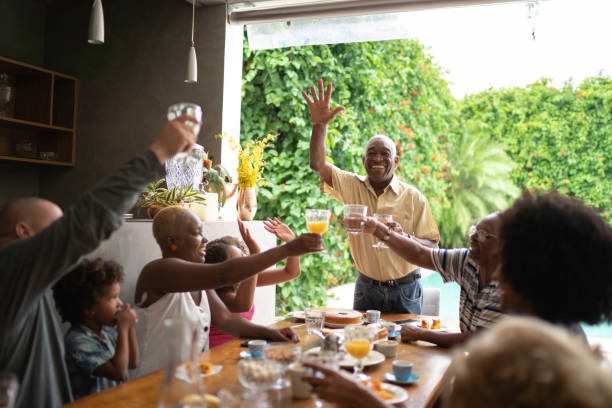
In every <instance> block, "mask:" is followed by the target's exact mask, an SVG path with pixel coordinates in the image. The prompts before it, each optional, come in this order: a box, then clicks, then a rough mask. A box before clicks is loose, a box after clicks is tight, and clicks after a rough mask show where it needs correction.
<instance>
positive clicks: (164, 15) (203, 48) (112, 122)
mask: <svg viewBox="0 0 612 408" xmlns="http://www.w3.org/2000/svg"><path fill="white" fill-rule="evenodd" d="M103 6H104V20H105V27H106V37H105V44H103V45H89V44H88V43H87V27H88V24H89V13H90V8H91V2H90V1H78V0H65V1H62V0H57V1H54V2H53V3H52V4H51V5H50V6H49V7H47V16H46V30H45V47H44V49H45V57H44V61H45V66H46V67H47V68H49V69H52V70H56V71H59V72H63V73H66V74H69V75H73V76H75V77H77V78H78V79H79V81H80V84H79V86H80V91H79V105H78V128H77V157H76V163H77V164H76V167H75V168H68V169H65V168H53V167H48V168H45V171H44V172H41V174H40V195H41V196H42V197H45V198H48V199H50V200H52V201H55V202H57V203H58V204H60V205H61V206H63V207H65V206H67V205H68V204H70V203H71V202H72V201H73V200H74V199H75V198H76V197H77V195H78V193H79V192H81V191H84V190H86V189H87V188H89V187H90V186H91V185H92V184H94V183H95V182H96V181H97V180H99V179H100V178H101V177H103V176H104V175H106V174H108V173H109V172H110V171H111V170H112V169H114V168H116V167H117V166H119V165H120V164H121V163H123V162H124V161H125V160H127V159H129V158H130V157H132V156H134V155H135V154H137V153H139V152H141V151H143V150H144V149H146V148H147V147H148V146H149V145H150V144H151V142H152V141H153V140H154V139H155V137H156V136H157V135H158V133H159V131H160V129H161V128H162V126H163V125H164V123H165V121H166V118H165V116H166V110H167V108H168V106H169V105H171V104H173V103H176V102H195V103H198V104H200V105H201V106H202V108H203V110H204V123H203V126H202V131H201V133H200V137H199V143H200V144H203V145H204V146H206V147H207V149H208V150H210V147H209V146H212V147H213V148H214V146H216V145H218V143H214V142H213V138H214V135H215V134H217V133H220V132H221V107H222V93H223V61H224V58H223V55H224V36H225V7H224V6H223V5H219V6H206V7H198V8H196V39H195V42H196V50H197V55H198V71H199V82H198V83H197V84H185V83H184V82H183V79H184V74H185V68H186V62H187V51H188V47H189V39H190V35H191V4H190V3H187V2H186V1H184V0H146V1H145V0H130V1H125V0H105V1H104V2H103ZM210 153H211V154H213V155H216V156H218V152H215V151H211V152H210Z"/></svg>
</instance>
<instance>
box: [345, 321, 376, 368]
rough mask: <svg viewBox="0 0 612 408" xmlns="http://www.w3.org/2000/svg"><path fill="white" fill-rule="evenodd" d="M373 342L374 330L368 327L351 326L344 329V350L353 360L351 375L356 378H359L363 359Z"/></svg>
mask: <svg viewBox="0 0 612 408" xmlns="http://www.w3.org/2000/svg"><path fill="white" fill-rule="evenodd" d="M373 341H374V330H373V329H372V328H371V327H369V326H362V325H351V326H346V327H345V328H344V348H346V351H347V352H348V353H349V354H350V355H351V356H353V357H354V358H355V365H354V367H353V374H354V375H355V376H357V377H360V376H361V372H362V371H363V359H364V358H365V357H366V356H367V355H368V354H370V351H371V350H372V342H373Z"/></svg>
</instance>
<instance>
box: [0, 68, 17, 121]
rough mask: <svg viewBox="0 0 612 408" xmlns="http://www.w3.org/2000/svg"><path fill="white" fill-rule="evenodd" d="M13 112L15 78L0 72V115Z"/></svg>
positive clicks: (12, 114)
mask: <svg viewBox="0 0 612 408" xmlns="http://www.w3.org/2000/svg"><path fill="white" fill-rule="evenodd" d="M14 114H15V78H14V77H13V76H10V75H9V74H7V73H6V72H2V73H0V116H8V117H13V116H14Z"/></svg>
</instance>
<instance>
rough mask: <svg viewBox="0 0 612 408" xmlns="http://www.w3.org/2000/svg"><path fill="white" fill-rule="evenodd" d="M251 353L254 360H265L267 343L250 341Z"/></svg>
mask: <svg viewBox="0 0 612 408" xmlns="http://www.w3.org/2000/svg"><path fill="white" fill-rule="evenodd" d="M247 344H248V346H249V353H251V357H253V358H263V356H264V349H265V348H266V344H267V342H266V341H265V340H258V339H257V340H249V342H248V343H247Z"/></svg>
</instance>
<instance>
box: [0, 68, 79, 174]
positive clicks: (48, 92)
mask: <svg viewBox="0 0 612 408" xmlns="http://www.w3.org/2000/svg"><path fill="white" fill-rule="evenodd" d="M3 72H6V73H7V74H8V75H9V76H10V78H11V79H12V82H13V83H14V84H15V95H16V97H15V99H14V105H13V106H11V109H10V112H11V114H10V116H0V160H9V161H14V162H24V163H36V164H43V165H55V166H74V165H75V152H76V123H77V105H78V103H77V102H78V84H79V83H78V80H77V79H76V78H73V77H70V76H68V75H64V74H60V73H58V72H54V71H50V70H48V69H45V68H40V67H35V66H33V65H29V64H25V63H22V62H18V61H14V60H11V59H8V58H4V57H0V73H3Z"/></svg>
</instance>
